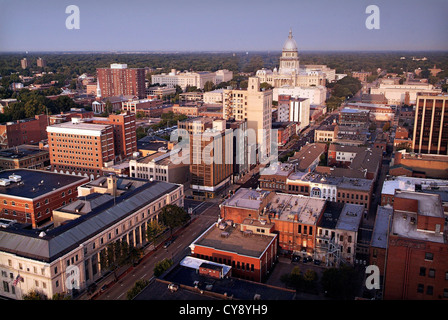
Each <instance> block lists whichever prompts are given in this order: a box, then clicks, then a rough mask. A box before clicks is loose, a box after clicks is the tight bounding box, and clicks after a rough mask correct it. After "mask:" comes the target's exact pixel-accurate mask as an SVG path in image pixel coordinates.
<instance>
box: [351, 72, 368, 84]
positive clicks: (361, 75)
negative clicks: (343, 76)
mask: <svg viewBox="0 0 448 320" xmlns="http://www.w3.org/2000/svg"><path fill="white" fill-rule="evenodd" d="M371 75H372V72H365V71H354V72H352V77H353V78H356V79H358V80H359V81H361V82H367V78H368V77H369V76H371Z"/></svg>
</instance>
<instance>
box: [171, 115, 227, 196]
mask: <svg viewBox="0 0 448 320" xmlns="http://www.w3.org/2000/svg"><path fill="white" fill-rule="evenodd" d="M178 128H179V129H183V130H186V132H188V134H189V139H190V140H189V152H190V177H191V189H192V190H193V196H194V197H195V198H198V199H205V198H214V197H216V195H217V194H219V193H222V192H223V191H225V188H226V187H227V186H228V185H229V184H230V182H231V181H230V180H231V176H232V174H233V161H234V159H233V154H232V153H233V147H232V143H233V136H232V131H233V130H232V129H226V121H225V120H215V121H213V119H211V118H199V117H198V118H192V119H188V120H184V121H181V122H179V123H178Z"/></svg>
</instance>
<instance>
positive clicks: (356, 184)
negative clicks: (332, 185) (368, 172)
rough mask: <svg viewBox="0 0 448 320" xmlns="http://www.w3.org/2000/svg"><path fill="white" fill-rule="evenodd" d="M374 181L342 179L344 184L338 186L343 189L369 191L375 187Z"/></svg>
mask: <svg viewBox="0 0 448 320" xmlns="http://www.w3.org/2000/svg"><path fill="white" fill-rule="evenodd" d="M373 182H374V181H373V180H369V179H357V178H346V177H343V178H342V182H340V183H339V184H338V187H339V188H341V189H350V190H359V191H369V190H370V189H371V188H372V186H373Z"/></svg>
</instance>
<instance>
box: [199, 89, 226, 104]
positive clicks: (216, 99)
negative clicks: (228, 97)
mask: <svg viewBox="0 0 448 320" xmlns="http://www.w3.org/2000/svg"><path fill="white" fill-rule="evenodd" d="M223 94H224V89H216V90H213V91H208V92H204V96H203V100H204V103H205V104H222V97H223Z"/></svg>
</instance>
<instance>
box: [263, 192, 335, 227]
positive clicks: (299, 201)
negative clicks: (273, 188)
mask: <svg viewBox="0 0 448 320" xmlns="http://www.w3.org/2000/svg"><path fill="white" fill-rule="evenodd" d="M325 202H326V201H325V200H324V199H317V198H311V197H306V196H302V195H292V194H286V193H277V194H275V196H274V197H273V198H272V200H271V202H270V206H269V212H270V213H274V214H275V217H276V219H279V220H284V221H288V220H289V221H298V222H300V223H304V224H310V225H315V224H316V223H317V220H318V218H319V216H320V214H321V213H322V212H323V210H324V208H325ZM277 215H278V218H277Z"/></svg>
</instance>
